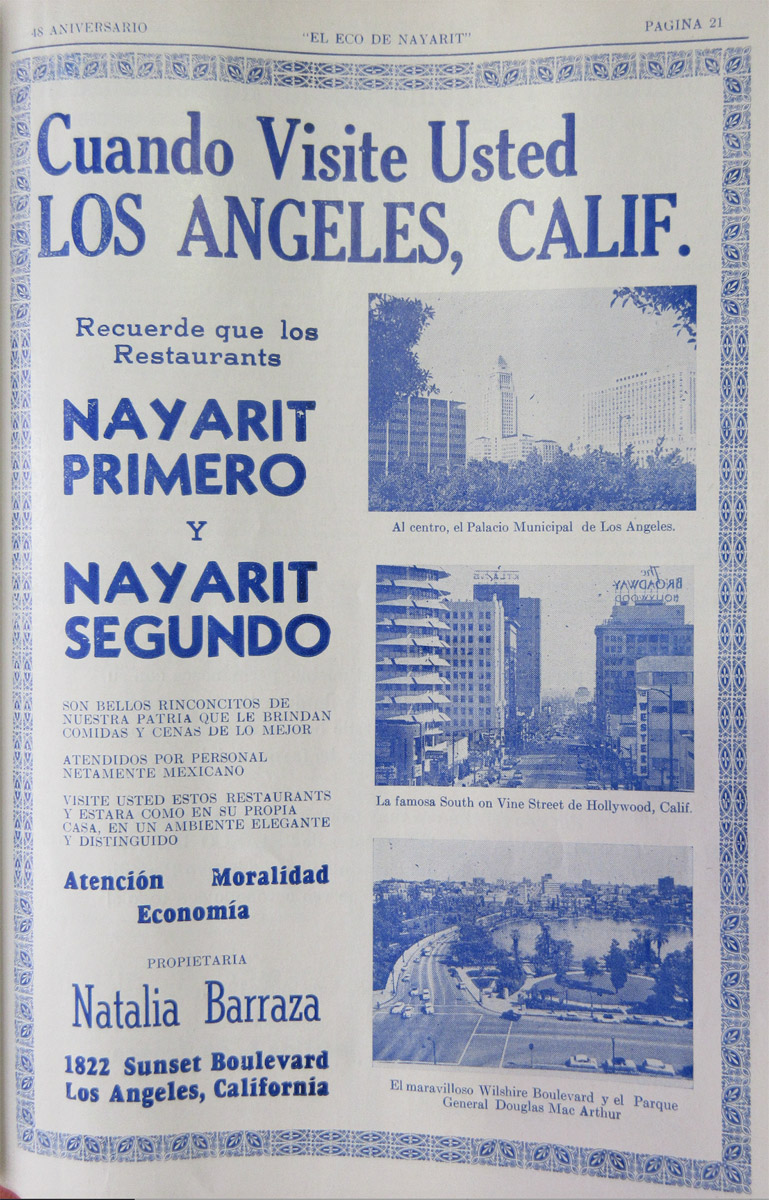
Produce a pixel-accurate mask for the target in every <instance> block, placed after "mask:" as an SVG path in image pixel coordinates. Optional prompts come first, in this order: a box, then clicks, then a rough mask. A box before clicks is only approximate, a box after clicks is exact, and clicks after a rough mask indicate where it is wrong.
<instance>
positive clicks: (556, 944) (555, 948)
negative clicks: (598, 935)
mask: <svg viewBox="0 0 769 1200" xmlns="http://www.w3.org/2000/svg"><path fill="white" fill-rule="evenodd" d="M550 954H551V962H552V966H553V970H554V971H555V978H556V982H557V983H559V984H560V985H561V987H565V985H566V972H567V971H568V970H569V967H570V966H571V960H572V957H573V954H574V944H573V943H572V942H570V941H569V940H568V939H567V938H557V939H553V941H552V942H551V951H550Z"/></svg>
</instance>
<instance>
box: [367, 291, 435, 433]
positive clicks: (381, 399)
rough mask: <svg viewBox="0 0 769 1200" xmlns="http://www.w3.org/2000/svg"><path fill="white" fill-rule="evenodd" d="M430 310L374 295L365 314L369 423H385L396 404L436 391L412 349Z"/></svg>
mask: <svg viewBox="0 0 769 1200" xmlns="http://www.w3.org/2000/svg"><path fill="white" fill-rule="evenodd" d="M433 311H434V310H433V309H432V308H430V307H429V305H427V304H423V302H422V301H421V300H417V299H414V298H409V297H407V296H385V295H375V296H372V297H371V298H370V302H369V312H368V354H369V368H368V369H369V375H368V390H369V420H370V421H371V422H372V423H379V422H382V421H386V420H387V419H388V417H389V416H390V412H391V410H392V408H393V406H394V405H395V403H396V402H397V401H398V400H399V399H401V398H403V397H408V396H414V395H417V394H418V393H422V394H424V393H425V392H426V391H428V392H430V391H435V390H436V389H435V386H434V384H432V382H431V375H430V372H429V371H427V370H426V369H425V368H424V367H423V366H422V365H421V363H420V362H419V359H418V357H417V355H416V351H415V347H416V345H417V343H418V341H419V339H420V337H421V336H422V333H423V331H424V329H425V327H426V326H427V325H428V324H429V323H430V321H431V320H432V318H433Z"/></svg>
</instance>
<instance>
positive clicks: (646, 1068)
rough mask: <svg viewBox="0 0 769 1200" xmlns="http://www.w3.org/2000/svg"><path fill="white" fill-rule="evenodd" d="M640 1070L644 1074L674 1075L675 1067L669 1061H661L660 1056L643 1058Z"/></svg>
mask: <svg viewBox="0 0 769 1200" xmlns="http://www.w3.org/2000/svg"><path fill="white" fill-rule="evenodd" d="M640 1070H642V1071H643V1072H644V1073H645V1074H646V1075H675V1073H676V1069H675V1067H673V1066H671V1065H670V1063H666V1062H663V1061H662V1059H661V1058H645V1059H644V1060H643V1062H642V1063H641V1067H640Z"/></svg>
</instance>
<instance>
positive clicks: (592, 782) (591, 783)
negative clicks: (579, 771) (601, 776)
mask: <svg viewBox="0 0 769 1200" xmlns="http://www.w3.org/2000/svg"><path fill="white" fill-rule="evenodd" d="M585 787H586V788H589V789H590V791H591V792H595V791H600V790H601V789H602V788H603V784H602V783H599V782H598V780H597V779H588V781H587V783H586V784H585Z"/></svg>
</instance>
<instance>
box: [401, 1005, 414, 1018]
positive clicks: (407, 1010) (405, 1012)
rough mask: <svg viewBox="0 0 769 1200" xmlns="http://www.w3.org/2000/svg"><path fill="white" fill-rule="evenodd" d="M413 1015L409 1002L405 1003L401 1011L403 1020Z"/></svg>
mask: <svg viewBox="0 0 769 1200" xmlns="http://www.w3.org/2000/svg"><path fill="white" fill-rule="evenodd" d="M413 1015H414V1009H413V1008H412V1007H411V1005H410V1004H407V1005H406V1007H405V1008H404V1010H403V1012H402V1013H401V1016H402V1017H403V1018H404V1020H407V1019H408V1018H409V1017H413Z"/></svg>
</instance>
